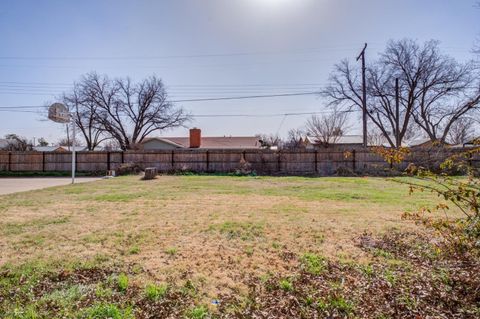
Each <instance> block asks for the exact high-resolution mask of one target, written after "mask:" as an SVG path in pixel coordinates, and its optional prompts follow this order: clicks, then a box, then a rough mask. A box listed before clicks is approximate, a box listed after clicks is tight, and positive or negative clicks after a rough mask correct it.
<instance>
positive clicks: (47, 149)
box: [33, 146, 69, 152]
mask: <svg viewBox="0 0 480 319" xmlns="http://www.w3.org/2000/svg"><path fill="white" fill-rule="evenodd" d="M33 150H34V151H36V152H69V150H68V146H34V147H33Z"/></svg>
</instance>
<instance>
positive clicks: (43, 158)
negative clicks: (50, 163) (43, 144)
mask: <svg viewBox="0 0 480 319" xmlns="http://www.w3.org/2000/svg"><path fill="white" fill-rule="evenodd" d="M42 172H45V152H42Z"/></svg>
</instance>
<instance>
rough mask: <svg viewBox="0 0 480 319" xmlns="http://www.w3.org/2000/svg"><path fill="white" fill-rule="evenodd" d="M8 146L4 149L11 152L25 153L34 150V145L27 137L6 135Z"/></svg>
mask: <svg viewBox="0 0 480 319" xmlns="http://www.w3.org/2000/svg"><path fill="white" fill-rule="evenodd" d="M5 139H6V141H7V145H6V146H5V147H4V148H3V150H5V151H11V152H25V151H31V150H32V149H33V144H32V143H31V142H29V141H28V140H27V139H26V138H25V137H21V136H18V135H17V134H7V135H5Z"/></svg>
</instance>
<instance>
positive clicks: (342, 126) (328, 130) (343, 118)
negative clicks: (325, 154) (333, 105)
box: [306, 109, 348, 147]
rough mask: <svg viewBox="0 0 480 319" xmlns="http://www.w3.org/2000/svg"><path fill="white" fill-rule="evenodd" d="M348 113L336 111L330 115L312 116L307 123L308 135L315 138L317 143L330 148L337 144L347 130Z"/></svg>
mask: <svg viewBox="0 0 480 319" xmlns="http://www.w3.org/2000/svg"><path fill="white" fill-rule="evenodd" d="M347 119H348V117H347V113H346V112H341V111H338V110H337V109H334V110H333V112H331V113H329V114H323V115H321V116H318V115H312V117H311V118H310V119H309V120H308V121H307V124H306V129H307V133H308V135H310V136H312V137H314V138H315V139H316V141H317V143H319V144H321V145H323V146H325V147H328V146H329V145H330V144H334V143H336V142H337V141H338V140H339V139H340V137H341V136H342V135H344V133H345V130H346V129H347Z"/></svg>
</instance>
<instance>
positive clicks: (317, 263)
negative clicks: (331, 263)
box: [300, 253, 326, 275]
mask: <svg viewBox="0 0 480 319" xmlns="http://www.w3.org/2000/svg"><path fill="white" fill-rule="evenodd" d="M300 261H301V263H302V268H303V269H304V270H305V271H306V272H308V273H310V274H312V275H319V274H320V273H322V272H323V271H324V270H325V265H326V260H325V258H323V257H322V256H319V255H316V254H312V253H306V254H304V255H303V256H302V258H301V259H300Z"/></svg>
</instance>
